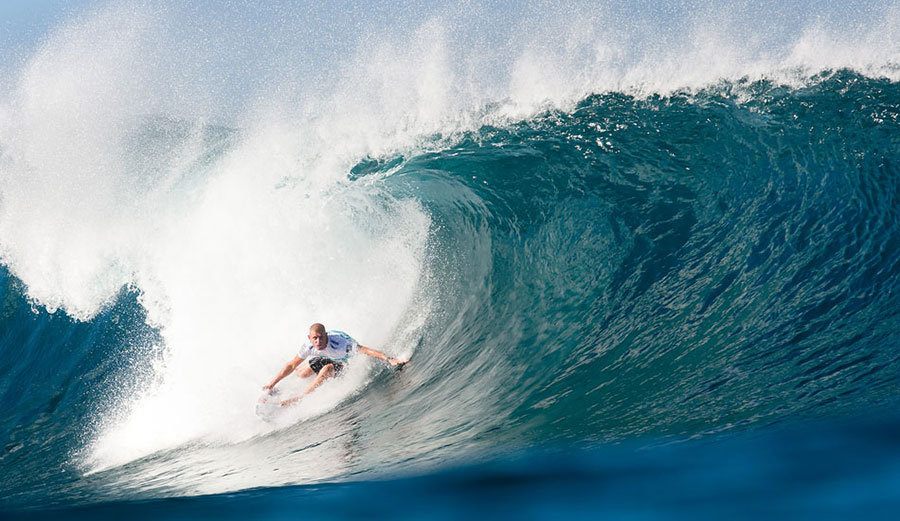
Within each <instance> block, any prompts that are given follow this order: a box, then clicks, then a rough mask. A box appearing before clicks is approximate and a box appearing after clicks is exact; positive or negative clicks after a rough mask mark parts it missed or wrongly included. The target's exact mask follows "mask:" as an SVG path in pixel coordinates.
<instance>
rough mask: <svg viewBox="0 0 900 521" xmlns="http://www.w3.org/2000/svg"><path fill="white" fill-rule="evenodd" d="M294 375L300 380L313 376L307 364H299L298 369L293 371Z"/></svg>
mask: <svg viewBox="0 0 900 521" xmlns="http://www.w3.org/2000/svg"><path fill="white" fill-rule="evenodd" d="M294 373H296V374H297V376H299V377H300V378H307V377H309V376H312V375H313V370H312V369H311V368H310V367H309V364H306V363H303V364H300V367H298V368H297V369H295V370H294Z"/></svg>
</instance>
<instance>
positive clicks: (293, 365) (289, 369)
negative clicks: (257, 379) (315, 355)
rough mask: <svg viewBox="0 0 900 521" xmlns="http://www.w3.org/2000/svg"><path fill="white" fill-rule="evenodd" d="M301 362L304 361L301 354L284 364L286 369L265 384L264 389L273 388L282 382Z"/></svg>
mask: <svg viewBox="0 0 900 521" xmlns="http://www.w3.org/2000/svg"><path fill="white" fill-rule="evenodd" d="M301 363H303V359H302V358H300V356H299V355H298V356H295V357H294V359H293V360H291V361H290V362H288V363H287V365H286V366H284V369H282V370H281V372H280V373H278V374H277V375H275V378H274V379H272V381H271V382H269V383H268V384H266V385H264V386H263V389H271V388H273V387H275V384H277V383H278V382H280V381H281V380H282V379H283V378H285V377H286V376H287V375H289V374H291V373H292V372H294V370H295V369H297V366H298V365H300V364H301Z"/></svg>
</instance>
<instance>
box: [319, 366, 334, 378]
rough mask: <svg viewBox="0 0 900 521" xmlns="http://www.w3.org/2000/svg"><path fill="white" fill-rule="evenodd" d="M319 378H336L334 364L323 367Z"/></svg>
mask: <svg viewBox="0 0 900 521" xmlns="http://www.w3.org/2000/svg"><path fill="white" fill-rule="evenodd" d="M319 376H322V377H325V378H329V377H332V376H334V364H328V365H326V366H323V367H322V369H320V370H319Z"/></svg>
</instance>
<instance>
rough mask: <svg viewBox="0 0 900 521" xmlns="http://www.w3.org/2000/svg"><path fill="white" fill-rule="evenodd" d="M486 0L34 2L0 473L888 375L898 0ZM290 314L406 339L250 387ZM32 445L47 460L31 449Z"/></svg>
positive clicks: (497, 442) (854, 398)
mask: <svg viewBox="0 0 900 521" xmlns="http://www.w3.org/2000/svg"><path fill="white" fill-rule="evenodd" d="M345 7H346V6H345ZM513 7H514V6H512V5H510V6H504V4H502V3H501V4H496V5H493V6H490V7H489V6H481V5H477V4H469V3H463V4H447V5H440V6H437V7H434V8H432V9H430V10H426V11H419V10H415V9H412V8H407V7H402V6H401V7H396V8H379V7H374V8H372V10H370V11H365V12H363V11H359V10H354V9H350V8H347V9H346V10H345V9H341V8H340V7H333V6H330V7H329V6H319V7H311V6H303V7H302V8H300V9H288V8H285V7H272V6H268V5H267V4H266V5H262V4H261V5H257V6H256V10H255V11H254V12H253V13H250V12H249V11H247V10H245V9H244V8H242V7H241V6H239V5H225V6H224V7H223V8H222V9H221V10H215V11H207V10H202V9H199V8H196V7H182V6H178V5H174V4H171V3H165V2H159V3H156V2H149V3H140V4H137V3H136V4H126V5H113V4H110V5H108V6H103V7H100V8H97V9H94V10H90V11H86V12H84V13H83V14H82V15H81V16H79V17H77V18H75V19H73V20H71V21H69V22H67V23H66V24H64V25H63V26H61V27H59V28H57V29H56V30H54V31H53V33H52V34H51V35H49V36H48V38H47V39H46V41H44V42H43V44H42V45H41V46H40V47H39V48H38V49H37V50H36V51H35V53H34V54H33V55H32V56H30V57H29V58H28V59H27V60H26V62H25V63H24V65H23V66H22V68H21V69H20V70H18V71H16V82H15V85H14V86H13V87H12V88H11V89H9V93H8V95H7V96H6V98H5V99H3V100H2V103H0V260H2V263H3V265H4V266H5V271H4V274H3V275H4V277H3V281H4V284H5V288H6V289H5V291H4V301H5V302H6V304H5V311H4V314H3V320H4V322H5V324H4V325H5V326H7V327H8V331H11V332H12V333H10V335H9V336H8V337H7V338H8V339H9V340H8V341H5V342H4V346H3V349H4V357H3V361H4V367H9V368H10V369H9V370H8V371H5V374H6V376H5V377H4V381H3V383H4V385H3V387H4V388H6V390H7V391H6V393H5V396H4V403H5V404H8V405H9V406H10V407H9V408H7V410H11V411H16V412H14V413H11V414H9V415H8V416H7V417H6V418H4V419H3V422H4V423H3V425H4V430H5V431H6V432H9V433H10V439H11V440H12V441H10V443H9V444H8V445H7V453H6V455H5V456H4V459H3V460H0V465H2V466H3V467H4V468H6V469H15V472H16V475H21V476H23V483H22V484H21V485H19V486H18V487H17V488H15V489H14V490H13V491H10V492H9V493H8V494H5V497H4V498H3V501H4V502H9V503H12V504H29V503H36V502H40V501H46V500H47V499H48V498H53V500H54V501H60V502H62V503H65V502H66V501H89V502H90V501H99V500H103V499H110V498H116V497H121V496H123V495H124V496H127V497H134V498H141V497H156V496H170V495H195V494H203V493H217V492H223V491H229V490H239V489H245V488H251V487H260V486H273V487H274V486H280V485H283V484H303V483H313V482H320V481H329V480H346V479H351V478H352V477H354V476H360V475H363V476H377V475H381V474H384V473H389V472H399V471H408V470H410V469H421V468H429V467H430V466H440V465H446V464H448V463H450V462H454V461H460V460H470V459H473V458H476V457H478V456H479V455H481V454H484V453H493V452H496V451H502V450H506V449H509V448H519V447H523V446H524V447H529V446H534V445H542V444H547V443H559V444H563V445H573V446H592V445H594V444H599V443H607V442H613V441H620V440H628V439H635V438H637V437H640V436H645V435H650V436H654V437H657V438H677V439H682V438H689V437H693V436H702V435H709V434H712V433H716V432H722V431H729V430H733V429H738V428H747V427H753V426H756V427H762V426H765V425H770V424H773V423H777V422H782V421H785V419H788V418H793V419H800V418H808V417H823V416H828V415H840V414H845V413H846V412H847V411H849V410H852V409H857V408H865V407H870V406H883V405H884V404H885V403H886V402H888V401H890V400H891V399H893V398H895V396H896V392H895V390H896V385H897V377H898V375H897V369H896V356H895V355H894V350H893V341H892V340H891V338H892V335H893V332H894V331H895V330H896V326H897V316H898V315H897V313H898V310H900V308H898V305H897V304H898V302H897V300H896V296H895V295H896V294H897V293H896V289H897V282H896V280H897V277H896V276H897V270H898V259H900V257H898V250H897V248H896V246H894V245H895V244H898V242H897V233H898V229H897V223H898V222H900V221H898V219H897V208H898V207H897V201H896V196H897V194H898V179H900V177H898V175H897V174H898V172H897V166H896V165H897V164H900V155H898V153H900V147H898V138H897V136H898V135H900V134H898V132H897V130H898V129H897V126H898V99H900V93H898V88H897V80H898V71H900V38H898V37H897V36H898V34H897V33H898V28H900V10H898V8H897V6H896V5H893V4H892V3H890V2H885V3H877V2H875V3H871V2H869V3H859V4H855V3H849V4H846V5H845V7H846V10H843V11H840V12H836V11H833V10H831V11H830V10H828V9H825V7H824V5H820V3H817V2H810V3H808V4H807V5H806V7H807V8H805V9H795V7H796V6H793V5H792V6H789V7H790V8H788V7H782V6H779V5H775V4H774V3H773V4H769V3H765V2H764V3H763V4H762V5H759V6H757V5H750V4H742V3H737V4H734V3H732V4H727V5H726V4H721V3H717V2H697V3H687V4H685V5H684V6H680V7H679V8H669V7H657V6H649V5H643V4H638V5H637V6H635V5H626V4H625V3H621V4H619V3H615V2H613V3H609V4H604V5H602V6H587V5H582V4H579V3H577V2H576V3H561V4H560V3H544V2H534V3H529V4H528V5H526V6H524V7H522V8H518V7H517V8H515V9H514V8H513ZM248 42H252V44H248ZM7 273H8V274H9V276H7ZM32 307H33V308H34V312H32V311H31V308H32ZM35 313H36V318H35V317H30V315H34V314H35ZM313 321H321V322H324V323H325V324H326V326H328V327H330V328H331V327H333V328H338V329H342V330H345V331H348V332H350V333H351V334H352V335H353V336H354V337H356V338H357V339H358V340H360V341H361V342H362V343H364V344H366V345H371V346H375V347H379V348H383V349H384V350H385V351H387V352H389V353H390V354H392V355H396V356H401V355H414V361H415V362H414V364H412V365H411V366H410V368H409V369H408V370H407V371H405V372H404V373H401V374H400V375H394V374H390V373H389V372H388V371H386V370H384V369H383V368H380V367H377V365H376V364H373V363H358V364H354V367H353V368H352V370H351V371H350V373H349V374H348V375H347V376H346V377H344V378H342V379H340V380H339V381H335V382H332V383H330V384H329V385H327V386H325V387H323V388H322V389H321V390H320V391H317V392H316V395H317V396H318V399H317V400H315V401H310V402H308V403H303V404H302V405H301V406H300V407H297V408H296V409H295V410H293V411H291V414H290V415H288V416H287V417H286V418H285V419H284V420H283V421H281V422H279V423H277V424H275V425H272V424H266V423H263V422H261V421H259V419H258V418H256V417H255V416H254V415H253V411H252V404H253V402H254V400H255V398H256V396H257V394H258V392H259V388H260V386H261V385H262V384H263V383H265V382H267V381H268V380H269V379H270V378H271V377H272V376H273V375H274V373H275V372H277V370H278V369H279V368H280V367H282V365H283V364H284V362H285V361H287V360H288V359H289V358H290V357H291V356H292V355H293V353H294V352H295V351H296V348H297V346H298V344H299V342H300V341H301V340H302V338H303V336H304V335H305V332H306V328H307V327H308V325H309V323H311V322H313ZM28 332H33V334H30V333H28ZM113 332H114V333H113ZM9 346H13V347H9ZM48 346H55V349H56V350H57V352H59V351H63V352H65V353H69V354H62V355H60V358H61V359H62V361H56V362H52V361H51V362H48V361H47V360H46V359H45V358H43V355H41V354H39V353H41V352H44V351H46V350H47V349H48ZM61 346H64V347H61ZM360 362H362V361H360ZM45 364H49V365H50V368H55V369H57V371H55V374H54V375H48V376H47V377H46V381H45V383H43V384H42V385H43V386H44V387H46V388H47V390H46V391H43V392H40V393H39V396H43V397H44V398H41V399H35V401H34V402H29V401H28V400H25V399H24V398H22V397H21V393H22V392H24V389H26V388H28V385H30V384H28V383H27V382H28V381H29V376H28V375H29V374H30V371H32V370H33V368H35V367H39V366H41V365H45ZM73 382H74V383H73ZM285 385H287V386H288V387H290V386H292V385H294V386H296V385H299V384H298V383H297V382H293V381H287V382H286V383H285ZM43 393H49V394H46V395H45V394H43ZM48 403H49V404H51V406H46V404H48ZM48 424H49V425H50V426H51V428H53V429H57V431H56V432H58V435H57V436H55V437H53V440H52V441H48V442H46V444H43V445H40V446H33V448H34V449H35V450H34V451H30V450H29V451H23V450H22V449H23V448H25V447H26V446H28V445H27V442H25V441H23V440H25V439H26V438H27V437H28V434H29V433H34V432H36V431H37V429H38V428H39V426H41V425H48ZM40 428H42V429H43V427H40ZM25 454H31V456H29V457H25ZM34 454H38V456H34ZM4 460H5V461H4ZM48 462H52V463H51V464H48ZM60 462H62V464H63V465H64V466H65V467H66V468H68V469H72V471H73V472H75V473H77V475H78V477H77V478H72V479H70V478H60V477H59V475H57V474H55V473H54V472H52V471H46V470H45V471H42V472H37V473H33V471H34V469H36V468H38V467H55V465H58V464H60ZM10 472H13V471H12V470H10ZM30 473H31V474H33V475H31V477H28V478H24V476H29V474H30ZM210 476H212V477H210ZM42 479H44V480H50V481H51V482H55V483H56V485H57V486H56V489H55V491H53V492H50V491H46V490H42V489H41V488H40V487H39V486H38V485H36V483H38V481H36V480H42ZM54 480H55V481H54ZM74 498H81V499H74Z"/></svg>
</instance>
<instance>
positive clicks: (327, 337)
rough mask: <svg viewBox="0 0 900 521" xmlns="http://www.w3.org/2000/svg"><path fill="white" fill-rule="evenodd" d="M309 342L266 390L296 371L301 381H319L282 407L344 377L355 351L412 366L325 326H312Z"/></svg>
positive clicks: (389, 361)
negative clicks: (349, 359) (351, 355)
mask: <svg viewBox="0 0 900 521" xmlns="http://www.w3.org/2000/svg"><path fill="white" fill-rule="evenodd" d="M307 338H308V339H309V340H308V341H306V342H304V343H303V346H302V347H301V348H300V352H298V353H297V356H295V357H294V358H293V359H292V360H291V361H290V362H288V363H287V365H285V366H284V369H282V370H281V372H279V373H278V374H277V375H275V378H274V379H273V380H272V381H271V382H269V383H268V384H266V385H264V386H263V389H264V390H267V391H268V390H271V389H272V388H273V387H275V385H276V384H277V383H278V382H280V381H281V380H282V379H283V378H285V377H287V376H288V375H289V374H291V373H292V372H295V371H296V373H297V376H299V377H300V378H307V377H309V376H312V375H313V374H315V375H316V379H315V380H313V382H312V383H311V384H309V387H307V388H306V390H305V391H303V394H301V395H300V396H295V397H293V398H289V399H287V400H284V401H282V402H281V405H282V407H284V406H287V405H290V404H292V403H294V402H296V401H297V400H299V399H300V398H302V397H303V396H306V395H307V394H309V393H311V392H312V391H313V390H314V389H315V388H316V387H319V386H320V385H322V382H324V381H325V380H327V379H329V378H331V377H332V376H336V375H339V374H341V371H343V369H344V365H345V364H346V363H347V360H348V358H349V357H350V354H351V353H352V352H353V350H359V351H360V352H361V353H363V354H365V355H368V356H371V357H372V358H377V359H379V360H384V361H385V362H387V363H389V364H391V365H392V366H394V367H398V366H403V365H404V364H405V363H407V362H409V359H408V358H402V359H398V358H391V357H389V356H387V355H386V354H384V353H382V352H381V351H378V350H377V349H372V348H371V347H366V346H363V345H359V343H357V341H356V340H353V338H351V337H350V335H348V334H347V333H344V332H343V331H325V326H323V325H322V324H319V323H315V324H313V325H311V326H309V336H308V337H307Z"/></svg>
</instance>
